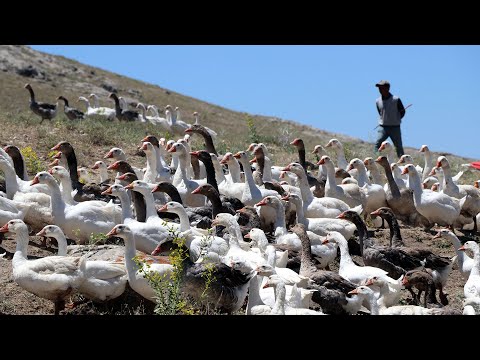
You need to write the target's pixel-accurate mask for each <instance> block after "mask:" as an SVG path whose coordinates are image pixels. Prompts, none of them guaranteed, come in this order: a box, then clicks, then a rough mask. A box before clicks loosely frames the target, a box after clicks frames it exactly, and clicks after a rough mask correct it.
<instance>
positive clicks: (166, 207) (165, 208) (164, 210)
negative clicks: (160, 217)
mask: <svg viewBox="0 0 480 360" xmlns="http://www.w3.org/2000/svg"><path fill="white" fill-rule="evenodd" d="M158 211H160V212H166V211H168V206H167V204H165V205H163V206H162V207H161V208H160V209H158Z"/></svg>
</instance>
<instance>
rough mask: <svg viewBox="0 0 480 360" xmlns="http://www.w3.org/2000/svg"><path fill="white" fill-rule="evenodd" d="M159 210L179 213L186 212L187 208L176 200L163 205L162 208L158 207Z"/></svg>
mask: <svg viewBox="0 0 480 360" xmlns="http://www.w3.org/2000/svg"><path fill="white" fill-rule="evenodd" d="M158 211H160V212H171V213H175V214H179V213H181V212H185V208H184V207H183V205H182V204H180V203H178V202H176V201H169V202H167V203H166V204H165V205H163V206H162V207H161V208H160V209H158Z"/></svg>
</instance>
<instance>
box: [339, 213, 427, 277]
mask: <svg viewBox="0 0 480 360" xmlns="http://www.w3.org/2000/svg"><path fill="white" fill-rule="evenodd" d="M337 218H339V219H345V220H348V221H351V222H352V223H354V224H355V226H356V227H357V231H358V237H359V240H360V251H361V253H362V258H363V261H364V263H365V265H366V266H375V267H378V268H380V269H383V270H385V271H387V272H388V276H390V277H391V278H394V279H398V278H399V277H400V276H402V275H404V274H405V273H406V272H407V271H408V270H412V269H415V268H417V267H419V266H422V263H421V262H420V260H419V259H417V258H416V257H413V256H411V255H409V254H408V253H406V252H405V251H403V250H402V249H398V248H390V247H385V246H378V245H375V242H374V240H373V239H372V238H370V237H368V230H367V226H366V225H365V223H364V221H363V220H362V218H361V216H360V215H359V214H358V213H357V212H355V211H352V210H347V211H344V212H343V213H341V214H340V215H338V216H337Z"/></svg>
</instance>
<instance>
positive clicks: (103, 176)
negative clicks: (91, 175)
mask: <svg viewBox="0 0 480 360" xmlns="http://www.w3.org/2000/svg"><path fill="white" fill-rule="evenodd" d="M92 169H93V170H98V172H99V175H100V181H99V182H98V183H105V182H109V181H110V177H109V176H108V171H107V164H105V162H103V161H101V160H99V161H96V162H95V164H93V166H92Z"/></svg>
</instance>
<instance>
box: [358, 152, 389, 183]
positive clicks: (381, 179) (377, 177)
mask: <svg viewBox="0 0 480 360" xmlns="http://www.w3.org/2000/svg"><path fill="white" fill-rule="evenodd" d="M363 164H364V165H365V167H366V168H367V170H368V171H369V173H370V177H371V178H372V182H373V183H374V184H377V185H381V186H385V184H386V182H387V181H386V179H385V176H384V175H382V174H381V173H380V169H379V168H378V165H377V163H376V162H375V160H374V159H373V158H371V157H366V158H365V159H364V160H363ZM384 190H385V189H384Z"/></svg>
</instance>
